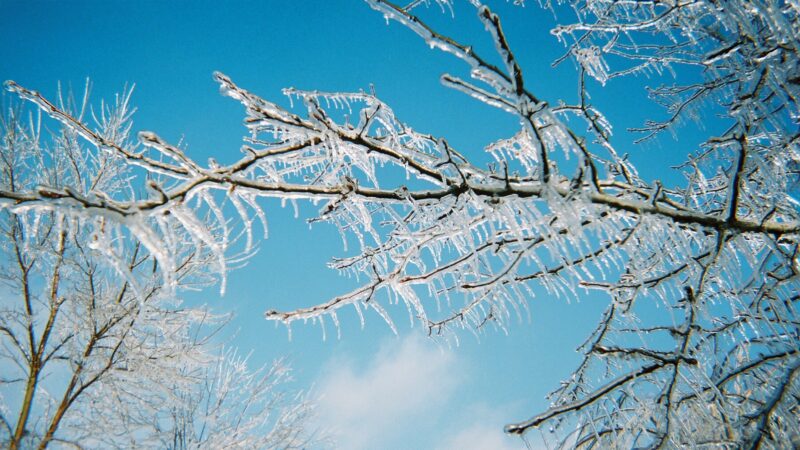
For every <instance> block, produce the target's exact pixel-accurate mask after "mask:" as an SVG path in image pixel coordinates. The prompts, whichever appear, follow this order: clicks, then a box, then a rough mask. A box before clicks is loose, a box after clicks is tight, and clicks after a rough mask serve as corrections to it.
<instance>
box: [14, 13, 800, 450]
mask: <svg viewBox="0 0 800 450" xmlns="http://www.w3.org/2000/svg"><path fill="white" fill-rule="evenodd" d="M367 3H368V4H369V5H370V6H371V7H373V8H374V9H376V10H378V11H379V12H380V13H381V14H383V15H384V16H385V17H386V19H387V20H393V21H396V22H399V23H400V24H402V25H403V26H405V27H407V28H408V29H410V30H411V31H413V32H414V33H416V34H417V35H419V36H420V37H421V38H422V39H423V40H424V41H425V42H426V43H427V44H428V45H429V46H430V47H431V48H434V49H438V50H443V51H445V52H447V53H449V54H451V55H453V56H454V57H455V58H457V59H459V60H460V61H462V62H463V63H466V64H467V66H468V69H469V74H470V76H471V77H472V79H473V80H474V81H467V80H464V79H461V78H458V77H456V76H453V75H447V74H446V75H443V76H442V82H443V84H444V85H446V86H448V87H451V88H454V89H457V90H459V91H461V92H464V93H466V94H467V95H470V96H471V97H473V98H475V99H476V100H478V101H480V102H483V103H485V104H487V105H490V106H492V107H496V108H499V109H500V110H502V111H505V112H507V113H508V114H510V116H511V117H512V118H513V119H514V120H516V121H518V122H519V124H520V128H519V131H518V132H517V133H516V134H514V135H513V136H510V137H508V138H507V139H504V140H501V141H498V142H495V143H492V144H490V145H488V146H487V147H486V150H488V151H489V152H491V154H492V155H494V156H495V158H496V159H497V164H494V165H493V166H490V167H488V168H482V167H479V166H477V165H475V164H472V163H470V162H469V159H468V158H467V155H468V154H469V153H468V152H466V151H461V152H459V151H457V150H456V149H454V148H452V147H451V146H450V145H449V144H448V142H447V141H446V140H445V139H442V138H438V137H434V136H431V135H427V134H424V133H421V132H418V131H415V130H413V129H412V128H411V127H409V126H408V125H406V124H404V123H403V122H401V121H400V120H399V119H398V118H397V117H395V115H394V114H393V112H392V109H391V108H390V107H389V106H388V105H386V104H385V103H383V102H381V101H380V100H379V99H378V98H376V97H375V95H374V94H368V93H364V92H358V93H338V92H337V93H324V92H318V91H299V90H293V89H289V90H287V91H286V92H285V93H286V95H287V96H288V97H289V98H290V99H291V100H292V101H294V102H298V103H299V105H298V106H297V108H294V107H293V108H291V109H299V110H301V111H303V112H302V113H294V112H292V111H291V110H287V109H284V108H282V107H280V106H278V105H277V104H275V103H272V102H270V101H267V100H264V99H262V98H260V97H258V96H256V95H255V94H253V93H250V92H248V91H246V90H245V89H242V88H240V87H239V86H237V85H236V84H234V83H233V82H232V81H231V80H230V79H229V78H227V77H226V76H224V75H222V74H215V78H216V79H217V81H219V83H220V84H221V86H222V92H223V93H224V94H225V95H227V96H230V97H232V98H234V99H236V100H238V101H239V102H241V103H242V104H243V105H244V107H245V110H246V112H247V119H246V120H245V124H246V126H247V127H248V129H249V131H250V136H249V137H248V138H247V139H246V141H247V144H246V145H245V146H244V147H243V151H244V156H243V157H242V159H241V160H239V161H238V162H235V163H233V164H230V165H227V166H219V165H216V164H210V166H209V167H205V166H201V165H199V164H197V163H195V162H194V161H192V160H191V159H189V158H188V157H187V156H186V155H185V154H184V153H183V152H182V151H180V150H179V149H178V148H176V147H174V146H172V145H169V144H167V143H166V142H164V141H163V140H161V139H160V138H158V137H157V136H156V135H154V134H152V133H141V134H140V135H139V140H140V144H141V146H142V147H144V148H142V149H140V150H134V149H132V148H130V147H128V146H125V145H122V144H121V143H120V142H119V141H118V140H117V138H115V137H114V136H105V135H103V134H102V133H100V132H95V131H92V130H91V129H90V128H89V127H87V126H86V125H84V124H83V123H82V122H81V121H80V120H77V119H75V118H72V117H70V116H68V115H65V114H63V113H62V112H61V111H60V109H59V108H56V107H54V106H53V105H52V104H51V103H50V102H48V101H47V100H45V99H44V98H43V97H41V96H40V95H39V94H37V93H35V92H32V91H29V90H26V89H24V88H22V87H20V86H17V85H16V84H13V83H10V84H9V85H8V87H9V89H10V90H12V91H14V92H16V93H17V94H19V95H20V96H22V97H23V98H26V99H28V100H31V101H33V102H35V103H37V104H38V105H39V106H40V107H41V109H42V110H43V111H44V112H45V113H47V114H49V115H51V116H52V117H54V118H56V119H58V120H61V121H62V122H63V123H64V125H65V127H66V128H67V129H69V130H72V131H73V132H74V133H75V134H76V135H79V136H80V137H81V138H82V139H84V140H86V141H88V142H90V143H92V144H93V145H95V146H96V147H97V148H99V149H101V150H102V152H101V154H103V155H108V157H113V158H120V159H122V160H124V161H125V162H126V164H131V165H136V166H137V167H139V168H140V169H141V170H144V171H146V172H148V173H150V174H151V175H152V180H151V181H150V184H149V185H150V186H151V191H152V192H151V193H150V195H149V197H147V198H116V197H108V196H103V195H99V194H98V193H97V192H94V191H93V190H91V189H87V190H85V191H81V192H76V191H75V190H68V189H65V188H62V187H59V186H54V187H48V188H46V189H39V190H35V189H29V190H25V191H13V192H6V191H4V192H2V197H3V198H4V199H5V201H4V203H3V205H4V207H5V208H6V210H8V211H10V212H12V213H13V214H17V215H21V214H22V212H24V211H30V212H29V213H27V214H30V215H31V216H32V217H39V216H41V215H42V214H43V213H44V212H47V213H50V212H51V211H57V212H59V213H60V214H63V215H64V216H65V217H80V218H83V220H87V218H93V220H94V221H95V223H97V225H96V226H95V227H94V228H93V230H92V231H91V233H93V234H92V236H97V242H98V244H96V245H94V247H93V248H97V249H98V251H99V252H101V253H102V254H103V255H106V257H108V258H110V259H112V260H113V259H114V255H115V253H114V251H113V246H112V243H113V242H114V240H113V239H112V238H110V237H109V233H116V234H115V236H116V235H119V234H122V235H125V236H128V235H131V236H133V237H135V239H136V240H137V242H140V243H141V246H142V248H144V249H146V250H147V251H148V252H149V253H148V254H152V255H153V257H154V258H155V259H156V260H157V261H158V266H159V271H160V272H159V273H160V274H161V275H159V276H160V278H161V279H163V280H164V284H165V285H166V286H171V285H174V284H175V283H176V282H177V281H178V278H179V277H180V274H181V273H183V271H189V272H191V270H190V269H191V268H194V267H196V266H195V265H193V264H191V263H190V264H189V265H188V267H186V268H184V263H183V260H184V259H183V258H186V257H187V256H186V255H187V253H186V252H184V253H181V251H180V249H181V248H182V247H180V246H179V245H178V242H176V240H174V239H173V238H172V237H171V236H174V235H175V234H183V235H186V236H187V237H188V238H190V239H191V240H192V242H193V243H194V245H197V246H198V248H201V249H204V250H208V253H204V252H201V254H202V255H207V256H208V257H212V259H211V260H212V261H214V263H215V264H216V266H215V269H217V270H219V271H220V272H224V268H225V267H224V266H225V264H224V263H225V257H224V250H225V249H226V248H227V242H228V236H229V235H231V232H230V231H229V230H228V228H227V222H226V221H225V220H224V218H223V217H224V215H223V212H222V211H221V209H220V208H218V207H217V205H216V203H215V200H214V198H215V197H214V195H213V193H214V191H223V192H224V193H226V198H227V199H228V200H229V201H230V202H231V204H232V205H233V207H234V208H235V210H236V211H237V212H238V215H239V216H241V218H242V219H243V220H244V228H243V231H244V232H245V233H246V235H247V237H248V238H247V240H248V242H250V240H251V238H250V236H251V234H252V229H253V225H252V217H261V219H262V221H263V215H261V214H262V209H261V208H260V207H259V205H258V203H257V202H256V201H255V199H256V198H257V197H277V198H282V199H288V200H291V201H296V200H300V199H307V200H311V201H313V202H323V203H324V204H323V206H322V209H321V210H320V214H319V217H318V220H319V221H324V222H328V223H331V224H334V225H335V226H337V227H338V228H339V229H340V230H341V232H342V234H343V236H345V239H350V238H354V240H355V242H356V243H357V247H356V249H355V250H354V252H355V255H352V256H348V257H346V258H340V259H334V260H333V261H332V263H331V265H332V267H333V268H335V269H338V270H341V271H343V272H350V273H353V274H355V275H356V276H357V277H360V280H361V281H362V284H361V285H360V287H358V288H357V289H354V290H353V291H351V292H348V293H344V294H342V295H339V296H337V297H335V298H332V299H330V300H329V301H327V302H324V303H322V304H319V305H316V306H311V307H306V308H300V309H297V310H294V311H289V312H277V311H268V312H267V313H266V316H267V318H268V319H271V320H278V321H282V322H284V323H286V324H287V325H288V324H291V323H292V322H293V321H296V320H313V321H318V322H321V323H324V322H325V321H326V320H328V319H330V321H332V322H333V323H334V324H335V325H336V326H338V320H337V314H338V313H339V311H340V310H341V309H342V308H344V307H353V308H354V309H355V310H356V311H357V313H358V314H359V315H360V314H362V312H363V310H364V309H372V310H374V311H376V312H377V313H378V314H380V315H381V316H382V317H383V318H384V319H385V320H386V321H387V322H388V323H389V324H390V325H391V326H393V325H392V319H391V318H390V317H389V314H388V313H387V312H386V309H385V308H384V306H385V305H386V304H387V303H404V304H405V305H406V306H407V307H408V310H409V311H410V313H411V317H412V320H416V321H418V322H419V323H421V325H422V326H423V327H425V328H426V329H427V330H428V331H429V333H430V334H432V335H440V334H446V333H448V332H449V331H451V330H456V329H459V328H462V329H471V330H480V329H484V328H487V327H488V326H499V327H503V326H504V325H505V323H507V321H508V320H509V319H510V318H511V317H513V316H516V315H518V314H519V311H520V310H524V309H525V307H526V304H527V302H529V301H534V297H535V296H536V295H542V293H545V292H546V293H548V295H557V296H579V295H581V293H582V292H583V291H584V289H601V290H603V291H606V292H608V294H609V298H610V304H609V306H608V309H607V311H606V313H605V314H604V315H603V317H602V319H601V320H600V323H599V324H598V326H597V328H596V330H595V331H594V332H593V333H591V335H590V336H589V338H588V339H587V340H586V342H585V344H584V345H583V346H582V347H581V350H582V351H583V354H584V358H583V361H582V363H581V364H580V366H579V367H578V368H577V369H576V371H575V372H574V374H573V376H572V377H570V378H569V379H568V380H565V381H564V383H563V384H562V386H561V388H559V389H558V390H557V391H555V392H554V393H553V394H552V397H551V399H552V407H551V408H550V409H549V410H548V411H546V412H544V413H542V414H540V415H537V416H535V417H533V418H531V419H529V420H526V421H523V422H520V423H518V424H514V425H509V426H508V427H507V431H508V432H509V433H515V434H521V435H522V434H525V433H526V432H528V431H529V430H531V429H535V428H544V429H545V430H547V431H545V433H544V435H545V438H546V439H548V440H551V441H552V442H553V443H554V444H555V445H557V446H559V447H579V448H592V447H594V448H612V447H621V448H631V447H637V448H638V447H648V448H649V447H668V448H675V447H683V446H686V447H730V448H739V447H759V446H762V447H789V446H792V445H800V431H798V430H800V426H799V425H798V421H799V420H800V408H799V407H798V398H800V370H799V369H800V345H799V344H800V320H798V315H797V303H798V300H800V295H799V294H798V292H800V285H799V284H798V281H799V279H798V270H800V264H798V255H797V253H798V234H799V233H800V208H798V181H800V179H799V177H800V174H799V173H798V168H799V167H800V166H799V165H798V163H799V162H800V154H798V145H800V142H798V141H799V140H800V134H799V133H798V124H797V121H798V114H800V111H798V95H800V63H799V61H800V58H798V50H799V49H798V45H800V44H798V43H800V29H799V28H800V21H799V20H798V13H800V6H799V5H798V3H797V2H796V1H780V2H779V1H763V0H755V1H743V0H742V1H726V2H718V1H712V0H650V1H624V0H574V1H569V2H567V1H565V2H564V3H565V5H561V4H560V3H559V4H552V5H551V4H550V3H547V4H545V5H544V6H545V7H547V8H552V9H553V10H554V12H555V13H556V14H557V15H558V16H559V17H561V20H562V21H572V23H571V24H569V25H563V26H559V27H557V28H555V29H554V30H553V34H555V35H556V36H557V37H559V38H560V39H561V41H562V42H564V43H565V44H566V45H567V52H566V53H565V55H564V58H562V59H561V60H560V61H564V60H568V59H570V58H571V59H573V60H574V61H575V62H576V63H577V64H576V67H578V80H579V83H578V84H579V85H578V92H579V96H578V99H577V102H575V103H574V104H571V103H567V102H560V101H558V100H559V99H558V97H555V98H550V99H548V100H549V101H546V100H545V98H544V96H541V95H537V94H534V93H533V92H531V91H530V90H529V89H528V87H526V84H525V77H524V76H523V71H522V68H521V67H520V65H519V63H518V62H517V60H516V58H515V57H514V54H513V52H512V45H513V43H511V42H508V41H507V40H506V37H505V34H504V32H503V30H502V27H501V24H500V19H499V18H498V16H497V15H495V14H494V13H492V12H491V11H490V10H489V9H488V8H487V7H485V6H482V5H479V4H478V2H477V0H474V1H471V2H470V3H472V4H473V5H474V6H475V9H476V11H477V16H478V19H479V20H480V21H482V23H483V25H484V26H485V28H486V30H487V32H488V35H489V36H490V37H491V39H492V40H493V42H494V44H495V48H496V50H497V53H498V55H499V57H500V61H501V64H500V65H499V66H497V65H493V64H491V63H490V62H488V61H489V59H488V58H485V57H482V56H480V55H478V54H477V53H476V51H475V50H474V49H473V48H472V47H470V46H467V45H463V44H461V43H459V42H457V41H456V40H454V39H452V38H449V37H446V36H443V35H440V34H438V33H437V32H436V31H434V30H433V29H431V28H430V27H429V26H427V25H426V24H425V23H424V22H423V21H422V19H421V18H420V17H418V16H417V15H416V14H418V13H419V11H422V10H423V8H422V6H421V5H426V4H427V3H428V2H426V1H419V0H417V1H413V2H411V3H410V4H409V5H408V6H405V7H401V6H397V5H394V4H392V3H390V2H388V1H382V0H367ZM439 3H440V4H442V5H444V6H445V9H447V6H448V5H450V4H449V2H446V1H440V2H439ZM450 6H451V5H450ZM434 9H438V8H434ZM570 18H571V19H570ZM675 67H680V68H681V71H682V75H681V76H680V77H677V78H670V75H669V73H670V71H671V70H672V69H673V68H675ZM640 72H646V73H649V74H651V75H652V76H654V77H655V78H656V80H662V82H664V81H663V80H665V79H666V80H669V81H667V82H668V83H669V84H662V85H660V86H657V87H654V88H652V89H651V91H650V96H651V98H652V99H653V100H654V101H656V102H658V103H660V104H663V105H665V106H666V109H667V111H668V113H669V117H668V118H667V119H666V120H664V121H660V122H659V121H656V120H646V119H647V118H642V121H643V126H642V128H641V129H640V130H639V131H641V132H644V133H646V134H644V135H643V137H646V138H647V137H657V136H658V134H659V133H660V132H661V131H664V130H669V131H672V132H674V133H676V134H678V135H680V132H681V129H680V128H679V127H678V124H679V123H680V122H682V121H683V120H684V119H686V118H698V117H699V118H703V117H704V116H705V115H707V114H714V115H716V116H719V118H718V119H716V122H715V123H719V124H720V125H719V126H720V127H721V128H719V129H717V128H718V127H717V126H716V125H713V124H711V125H709V126H708V128H707V131H708V137H707V139H705V142H704V143H703V144H702V145H701V146H700V147H699V148H696V149H689V150H687V151H685V153H686V154H687V156H686V162H685V164H684V165H682V166H681V167H680V168H679V170H680V171H681V173H682V174H683V175H684V176H685V178H686V181H685V183H684V184H683V185H675V186H669V185H664V184H663V183H662V182H660V181H659V180H644V179H642V178H640V176H639V175H638V172H637V170H636V168H635V167H634V166H633V165H632V164H631V163H630V161H629V160H628V159H626V158H625V157H623V156H621V155H620V154H619V153H618V152H617V151H616V150H615V145H614V142H613V139H612V136H611V127H610V125H609V123H608V122H607V120H606V119H605V118H604V116H603V115H602V114H601V113H600V112H599V111H598V110H597V109H596V108H595V107H593V106H592V104H591V103H590V101H589V96H588V94H587V89H588V88H587V85H589V84H590V82H589V80H588V79H587V75H588V77H590V78H594V79H595V80H596V81H598V82H599V83H600V84H605V83H611V82H613V79H615V78H619V77H624V76H628V75H632V74H636V73H640ZM662 73H666V74H668V75H666V76H664V77H663V78H661V74H662ZM684 81H685V83H684ZM715 105H718V106H715ZM678 142H680V141H678ZM674 145H679V144H674ZM470 152H472V150H471V151H470ZM392 170H394V171H395V172H400V173H401V174H404V175H405V177H406V178H405V179H403V178H401V177H397V176H394V175H393V174H392V173H391V172H392ZM398 180H400V181H398ZM102 224H105V225H102ZM104 226H105V228H103V227H104ZM111 229H113V230H114V231H108V230H111ZM123 230H124V231H123ZM162 248H163V249H164V250H161V249H162ZM188 254H189V255H192V258H198V257H200V256H199V255H197V256H195V255H194V254H193V253H191V252H190V253H188ZM180 255H184V256H183V258H181V256H180ZM117 259H119V258H117ZM192 261H193V262H194V261H196V260H195V259H193V260H192ZM118 266H120V264H118ZM118 272H119V273H124V274H128V273H129V272H131V271H130V270H127V269H125V267H124V265H123V268H122V269H118Z"/></svg>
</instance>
